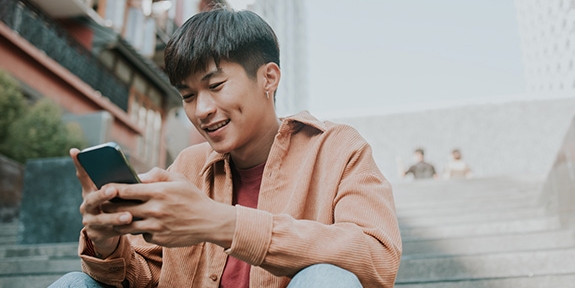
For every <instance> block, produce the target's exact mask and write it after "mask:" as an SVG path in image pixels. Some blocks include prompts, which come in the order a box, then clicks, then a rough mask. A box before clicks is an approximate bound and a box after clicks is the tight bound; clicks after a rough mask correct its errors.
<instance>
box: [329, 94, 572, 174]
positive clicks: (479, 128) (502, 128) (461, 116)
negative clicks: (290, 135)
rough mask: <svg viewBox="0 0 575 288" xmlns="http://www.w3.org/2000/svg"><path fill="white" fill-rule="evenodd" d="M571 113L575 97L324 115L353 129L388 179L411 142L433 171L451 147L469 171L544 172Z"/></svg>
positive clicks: (405, 157)
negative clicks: (369, 147)
mask: <svg viewBox="0 0 575 288" xmlns="http://www.w3.org/2000/svg"><path fill="white" fill-rule="evenodd" d="M574 115H575V98H556V99H549V100H530V101H523V102H509V103H500V104H483V105H475V106H463V107H457V108H450V109H442V110H432V111H422V112H413V113H403V114H396V115H382V116H368V117H353V118H343V117H342V118H332V119H329V120H332V121H335V122H340V123H347V124H350V125H352V126H354V127H355V128H356V129H358V130H359V131H360V133H361V134H362V135H363V136H364V137H365V138H366V139H367V140H368V141H369V142H370V144H371V145H372V147H373V151H374V157H375V160H376V162H377V163H378V165H379V167H380V169H381V170H382V171H383V173H384V175H385V176H386V177H388V179H389V180H390V181H392V182H393V181H398V180H399V179H400V177H399V175H398V174H399V173H398V171H397V170H398V169H397V165H396V159H397V158H398V157H399V158H401V161H402V162H403V163H404V166H405V167H406V168H407V167H409V165H410V164H411V163H412V151H413V150H414V149H415V148H417V147H423V148H425V151H426V159H427V161H428V162H431V163H432V164H434V165H435V167H436V169H437V170H438V171H441V170H442V169H443V166H444V165H445V163H446V162H447V160H448V156H449V154H450V151H451V150H452V149H453V148H455V147H457V148H459V149H461V151H462V154H463V160H465V161H466V162H468V164H469V165H470V166H471V169H472V170H473V175H474V176H492V175H502V174H503V175H517V174H523V175H538V176H540V175H546V174H547V173H548V172H549V170H550V169H551V166H552V164H553V161H554V160H555V155H556V154H557V152H558V151H559V147H560V145H561V142H562V141H563V137H564V135H565V132H566V131H567V128H568V126H569V124H570V123H571V119H572V118H573V116H574Z"/></svg>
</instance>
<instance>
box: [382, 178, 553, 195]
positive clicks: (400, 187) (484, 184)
mask: <svg viewBox="0 0 575 288" xmlns="http://www.w3.org/2000/svg"><path fill="white" fill-rule="evenodd" d="M545 178H546V176H541V177H532V178H530V179H527V178H518V177H509V176H504V177H496V178H493V177H491V178H490V177H483V178H475V179H468V180H448V181H445V180H423V181H395V182H392V183H391V184H392V187H393V191H394V194H397V195H398V196H401V195H406V196H409V195H418V194H421V195H430V194H432V193H441V194H445V193H454V194H455V195H459V194H462V193H473V192H484V193H492V194H494V193H497V192H499V193H502V194H503V193H505V192H506V191H510V190H518V191H525V190H533V189H535V190H539V189H540V188H541V187H542V185H543V183H544V182H545ZM461 188H465V189H461Z"/></svg>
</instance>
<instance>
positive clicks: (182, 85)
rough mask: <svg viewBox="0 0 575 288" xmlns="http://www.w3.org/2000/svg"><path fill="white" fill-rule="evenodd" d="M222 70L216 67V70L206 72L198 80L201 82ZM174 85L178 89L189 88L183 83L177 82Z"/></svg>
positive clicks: (220, 72)
mask: <svg viewBox="0 0 575 288" xmlns="http://www.w3.org/2000/svg"><path fill="white" fill-rule="evenodd" d="M222 72H223V71H222V69H221V68H220V67H218V68H217V69H216V70H213V71H210V72H208V73H206V75H204V77H202V79H201V80H200V81H201V82H204V81H207V80H209V79H210V78H212V77H214V76H217V75H220V74H222ZM174 86H175V87H176V89H178V90H184V89H190V87H189V86H188V85H186V84H184V83H179V84H176V85H174Z"/></svg>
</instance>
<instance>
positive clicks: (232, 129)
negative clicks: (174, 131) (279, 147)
mask: <svg viewBox="0 0 575 288" xmlns="http://www.w3.org/2000/svg"><path fill="white" fill-rule="evenodd" d="M262 67H264V66H262ZM262 67H260V70H258V73H257V75H256V78H255V79H254V78H249V77H248V75H247V74H246V72H245V70H244V68H243V67H242V66H241V65H240V64H237V63H233V62H226V61H220V64H219V67H218V66H216V64H215V62H213V61H212V62H211V64H210V65H209V66H208V68H207V69H206V71H204V72H199V73H196V74H193V75H191V76H189V77H188V78H187V79H186V80H185V81H184V83H181V85H177V87H178V90H179V91H180V94H181V95H182V98H183V103H184V110H185V111H186V115H187V116H188V118H189V119H190V121H192V123H193V124H194V126H195V127H196V129H197V130H198V131H199V132H200V133H201V134H202V135H203V136H204V137H205V138H206V140H207V141H208V142H209V143H210V145H211V146H212V148H213V149H214V150H215V151H217V152H219V153H232V154H233V153H244V154H245V153H252V152H253V151H254V150H256V149H257V148H258V147H254V146H257V145H252V144H253V143H257V142H258V141H257V140H258V139H259V138H261V137H263V135H264V134H265V131H266V129H268V127H267V126H266V121H267V120H270V119H274V120H273V121H277V120H275V119H276V117H275V111H274V109H273V103H271V102H270V101H271V100H270V99H266V91H265V90H264V82H265V78H264V76H263V74H262V73H260V72H261V69H262ZM270 94H271V93H270ZM270 103H271V106H270ZM270 113H271V114H270ZM268 122H269V121H268Z"/></svg>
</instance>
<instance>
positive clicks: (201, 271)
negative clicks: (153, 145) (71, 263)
mask: <svg viewBox="0 0 575 288" xmlns="http://www.w3.org/2000/svg"><path fill="white" fill-rule="evenodd" d="M170 171H175V172H179V173H182V174H184V175H186V177H187V178H189V180H190V181H192V182H193V183H194V184H195V185H197V186H198V187H200V188H201V189H202V190H203V191H205V192H206V193H207V194H208V195H209V196H210V197H211V198H212V199H215V200H216V201H220V202H224V203H230V204H231V203H232V177H231V170H230V165H229V159H228V155H222V154H218V153H216V152H214V151H213V150H212V149H211V147H210V146H209V145H208V144H207V143H203V144H199V145H195V146H192V147H189V148H187V149H185V150H184V151H182V152H181V153H180V155H179V156H178V157H177V159H176V160H175V162H174V163H173V165H172V166H171V167H170ZM236 211H237V212H236V213H237V222H236V225H237V226H236V231H235V234H234V237H233V240H232V247H231V248H230V249H228V250H226V251H224V249H223V248H222V247H220V246H217V245H215V244H211V243H202V244H199V245H195V246H191V247H184V248H162V247H159V246H155V245H151V244H147V243H145V242H144V241H143V238H142V237H140V236H123V237H122V238H121V240H120V244H119V247H118V249H117V250H116V251H115V252H114V253H113V254H112V255H110V257H108V258H107V259H105V260H101V259H97V258H94V257H92V256H91V255H93V252H92V251H93V248H91V247H90V246H91V244H90V242H89V241H87V239H86V237H85V235H84V233H82V235H81V237H80V238H81V239H80V247H79V252H80V256H81V258H82V267H83V269H84V271H85V272H86V273H88V274H89V275H91V276H92V277H93V278H94V279H96V280H98V281H101V282H104V283H107V284H110V285H116V286H118V287H121V282H122V281H123V280H124V279H126V280H127V281H129V282H130V284H131V285H130V287H155V286H159V287H202V288H204V287H216V288H217V287H218V285H219V280H220V277H221V275H222V272H223V269H224V265H225V263H226V259H227V255H228V254H229V255H233V256H234V257H236V258H238V259H241V260H243V261H246V262H248V263H250V264H251V265H253V266H252V269H251V272H250V287H285V286H287V284H288V283H289V279H290V277H291V276H293V275H294V274H296V273H297V272H298V271H299V270H301V269H302V268H305V267H307V266H310V265H312V264H317V263H329V264H334V265H337V266H339V267H342V268H344V269H347V270H349V271H351V272H353V273H355V274H356V275H357V276H358V278H359V280H360V281H361V283H362V284H363V286H364V287H392V286H393V283H394V281H395V277H396V274H397V270H398V268H399V262H400V258H401V238H400V234H399V228H398V224H397V218H396V215H395V205H394V202H393V195H392V192H391V186H390V185H389V183H388V182H387V180H386V179H385V178H384V176H383V175H382V174H381V172H380V171H379V169H378V167H377V166H376V164H375V162H374V160H373V157H372V154H371V147H370V146H369V144H368V143H367V142H366V141H365V140H364V139H363V138H362V137H361V136H360V135H359V133H358V132H357V131H356V130H355V129H353V128H351V127H349V126H346V125H339V124H334V123H330V122H320V121H318V120H317V119H315V118H313V117H312V116H311V115H309V114H308V113H307V112H302V113H300V114H298V115H295V116H292V117H289V118H286V119H283V121H282V125H281V126H280V130H279V132H278V134H277V135H276V138H275V141H274V144H273V146H272V149H271V151H270V155H269V157H268V160H267V162H266V166H265V168H264V174H263V176H262V183H261V188H260V194H259V201H258V209H251V208H246V207H242V206H239V205H237V206H236Z"/></svg>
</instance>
